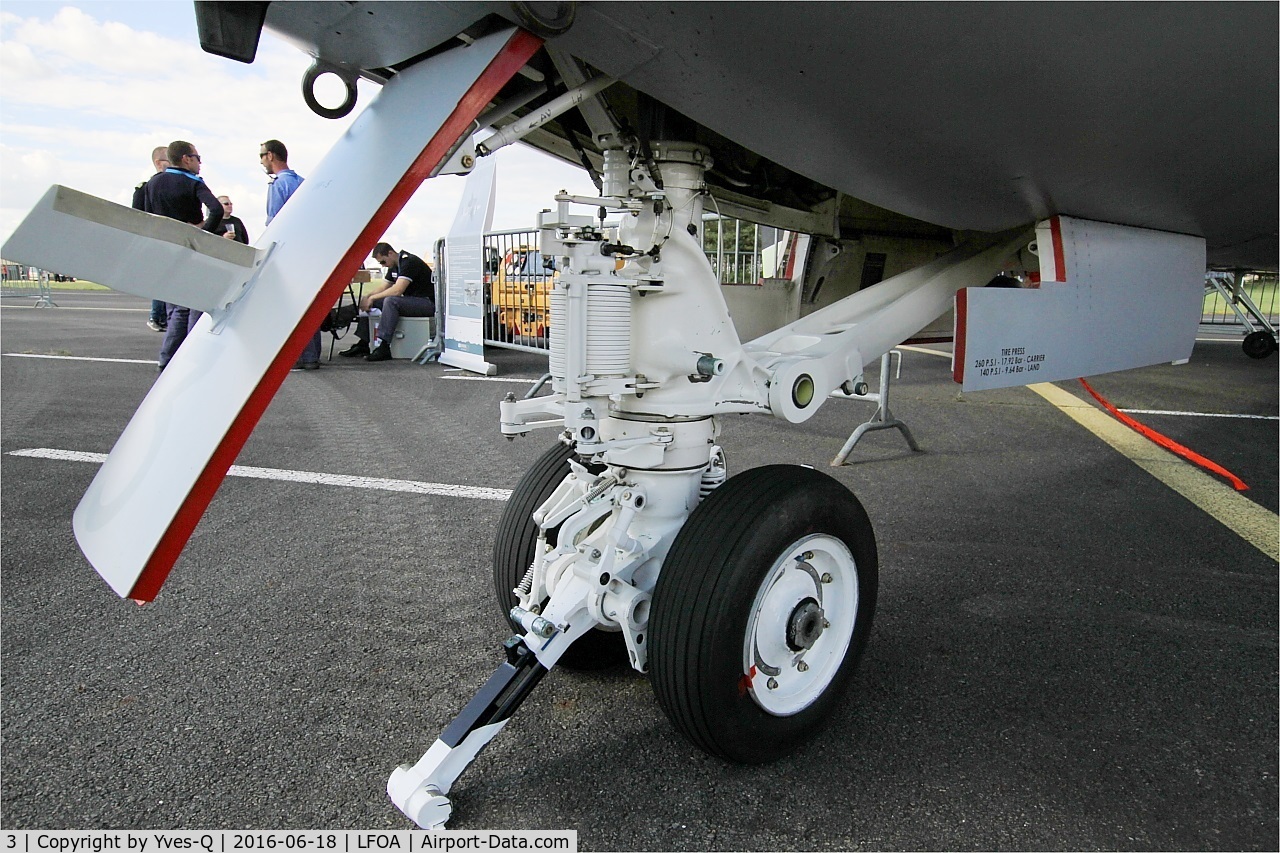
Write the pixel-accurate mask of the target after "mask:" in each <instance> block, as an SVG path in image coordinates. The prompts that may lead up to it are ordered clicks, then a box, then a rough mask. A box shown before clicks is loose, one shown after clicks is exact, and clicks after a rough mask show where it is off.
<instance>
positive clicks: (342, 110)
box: [302, 59, 356, 118]
mask: <svg viewBox="0 0 1280 853" xmlns="http://www.w3.org/2000/svg"><path fill="white" fill-rule="evenodd" d="M323 74H333V75H334V76H336V77H337V78H338V79H339V80H341V81H342V83H343V85H344V86H346V87H347V97H346V100H344V101H343V102H342V103H341V104H339V105H338V106H336V107H326V106H324V105H323V104H321V103H320V102H319V101H317V100H316V95H315V87H316V80H318V79H320V76H321V75H323ZM302 100H304V101H306V104H307V106H308V107H310V108H311V111H312V112H313V113H315V114H316V115H318V116H320V117H321V118H342V117H343V116H345V115H347V114H348V113H349V112H351V111H352V110H353V109H355V106H356V76H355V75H354V74H352V73H351V72H350V71H348V70H346V69H345V68H339V67H338V66H336V65H331V64H329V63H327V62H322V61H320V60H319V59H317V60H316V61H315V62H313V63H311V67H310V68H308V69H307V73H305V74H303V75H302Z"/></svg>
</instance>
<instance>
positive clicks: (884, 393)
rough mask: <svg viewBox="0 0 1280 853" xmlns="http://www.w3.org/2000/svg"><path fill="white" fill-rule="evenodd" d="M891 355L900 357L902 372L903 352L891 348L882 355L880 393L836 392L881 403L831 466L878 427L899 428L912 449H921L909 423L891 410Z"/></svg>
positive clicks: (841, 463) (844, 396)
mask: <svg viewBox="0 0 1280 853" xmlns="http://www.w3.org/2000/svg"><path fill="white" fill-rule="evenodd" d="M891 355H896V356H897V357H898V373H899V375H901V373H902V353H901V352H899V351H898V350H890V351H889V352H887V353H885V354H884V355H882V356H881V357H880V393H878V394H844V393H834V394H832V396H833V397H841V398H844V399H846V400H869V401H875V402H876V403H878V404H879V405H878V406H877V407H876V413H875V414H874V415H872V416H871V420H869V421H867V422H866V423H865V424H861V425H860V426H859V427H858V428H857V429H855V430H854V431H853V435H851V436H849V440H848V441H846V442H845V443H844V447H841V448H840V452H839V453H837V454H836V458H835V459H832V460H831V467H833V468H839V467H840V466H841V465H843V464H844V461H845V459H846V458H848V456H849V453H850V451H852V450H853V446H854V445H855V444H857V443H858V439H860V438H862V437H863V436H864V435H866V434H867V433H869V432H871V431H872V430H876V429H897V430H900V431H901V432H902V437H903V438H905V439H906V440H907V444H908V446H910V447H911V449H912V450H915V451H917V452H918V451H919V450H920V445H918V444H916V439H915V436H913V435H912V434H911V430H910V429H908V428H907V425H906V424H905V423H903V422H902V421H900V420H898V419H897V418H895V417H894V416H893V413H892V412H890V411H889V366H890V359H889V357H890V356H891Z"/></svg>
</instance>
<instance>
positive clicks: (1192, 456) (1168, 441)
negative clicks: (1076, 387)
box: [1080, 378, 1249, 492]
mask: <svg viewBox="0 0 1280 853" xmlns="http://www.w3.org/2000/svg"><path fill="white" fill-rule="evenodd" d="M1080 384H1081V385H1083V386H1084V390H1086V391H1088V392H1089V393H1090V394H1092V395H1093V399H1095V400H1097V401H1098V402H1099V403H1101V404H1102V408H1104V409H1106V410H1107V411H1108V412H1110V413H1111V414H1112V415H1114V416H1115V417H1116V420H1118V421H1120V423H1122V424H1124V425H1125V426H1127V427H1129V428H1130V429H1132V430H1134V431H1135V432H1137V433H1139V434H1140V435H1142V436H1145V437H1146V438H1149V439H1151V440H1152V441H1154V442H1155V443H1156V444H1158V445H1160V446H1161V447H1163V448H1164V449H1165V450H1168V451H1169V452H1170V453H1176V454H1177V455H1179V456H1181V457H1182V458H1183V459H1186V460H1187V461H1189V462H1194V463H1195V464H1196V465H1199V466H1200V467H1201V468H1204V469H1206V470H1209V471H1212V472H1213V473H1215V474H1220V475H1222V476H1223V477H1226V478H1227V479H1228V480H1230V481H1231V485H1232V486H1234V487H1235V490H1236V491H1237V492H1243V491H1245V490H1246V489H1248V488H1249V487H1248V486H1246V485H1245V483H1244V480H1241V479H1240V478H1239V477H1237V476H1236V475H1235V474H1232V473H1231V472H1230V471H1228V470H1227V469H1226V468H1223V467H1222V466H1221V465H1219V464H1218V463H1216V462H1214V461H1212V460H1210V459H1206V458H1205V457H1203V456H1201V455H1200V454H1199V453H1196V452H1195V451H1194V450H1192V449H1191V448H1189V447H1183V446H1182V445H1181V444H1178V442H1176V441H1174V440H1173V439H1172V438H1169V437H1168V436H1167V435H1161V434H1160V433H1158V432H1156V431H1155V430H1153V429H1152V428H1151V427H1149V426H1146V425H1145V424H1142V423H1139V422H1138V421H1136V420H1134V419H1133V418H1131V417H1129V416H1128V415H1126V414H1125V413H1124V412H1122V411H1120V410H1119V409H1117V408H1116V407H1115V406H1113V405H1111V403H1110V402H1108V401H1107V399H1106V398H1105V397H1103V396H1102V395H1101V394H1099V393H1098V392H1097V391H1095V390H1093V388H1092V387H1091V386H1090V385H1089V383H1088V382H1085V381H1084V379H1083V378H1082V379H1081V380H1080Z"/></svg>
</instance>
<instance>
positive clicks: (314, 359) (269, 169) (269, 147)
mask: <svg viewBox="0 0 1280 853" xmlns="http://www.w3.org/2000/svg"><path fill="white" fill-rule="evenodd" d="M258 148H259V150H258V162H260V163H261V164H262V168H263V169H264V170H265V171H266V173H267V174H268V175H270V176H271V183H270V184H269V185H268V186H267V224H268V225H270V224H271V220H273V219H275V218H276V214H277V213H279V212H280V208H282V207H284V203H285V202H286V201H288V200H289V199H290V198H291V197H292V196H293V194H294V193H295V192H297V190H298V187H300V186H302V180H303V179H302V176H301V175H299V174H298V173H297V172H295V171H293V169H290V168H289V149H288V148H285V145H284V143H283V142H281V141H280V140H279V139H268V140H267V141H266V142H264V143H262V145H260V146H259V147H258ZM319 367H320V329H319V328H317V329H316V333H315V334H314V335H312V336H311V340H310V341H308V342H307V347H306V349H304V350H303V351H302V356H301V357H300V358H299V359H298V361H297V363H295V364H294V365H293V369H294V370H316V369H318V368H319Z"/></svg>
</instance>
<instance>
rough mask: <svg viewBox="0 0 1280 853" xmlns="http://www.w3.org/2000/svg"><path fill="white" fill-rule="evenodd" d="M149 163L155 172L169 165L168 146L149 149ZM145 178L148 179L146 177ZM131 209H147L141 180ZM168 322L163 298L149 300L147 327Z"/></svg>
mask: <svg viewBox="0 0 1280 853" xmlns="http://www.w3.org/2000/svg"><path fill="white" fill-rule="evenodd" d="M151 165H152V166H154V167H155V169H156V171H155V174H159V173H160V172H163V171H164V170H165V169H167V168H168V167H169V146H167V145H157V146H156V147H155V148H152V149H151ZM147 180H150V178H148V179H147ZM133 209H134V210H146V209H147V182H146V181H143V182H142V183H140V184H138V185H137V186H136V187H134V188H133ZM168 322H169V320H168V318H167V317H166V316H165V305H164V300H163V299H152V300H151V316H150V317H148V318H147V328H148V329H150V330H151V331H153V332H163V331H164V330H165V325H166V324H167V323H168Z"/></svg>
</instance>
